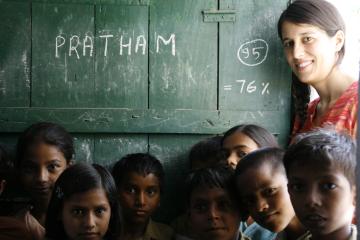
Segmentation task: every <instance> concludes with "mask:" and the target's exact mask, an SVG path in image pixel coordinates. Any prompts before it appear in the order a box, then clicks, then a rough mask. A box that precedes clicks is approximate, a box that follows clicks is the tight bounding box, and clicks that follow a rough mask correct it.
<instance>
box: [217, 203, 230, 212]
mask: <svg viewBox="0 0 360 240" xmlns="http://www.w3.org/2000/svg"><path fill="white" fill-rule="evenodd" d="M218 208H219V209H220V210H222V211H229V210H231V209H232V204H231V203H230V202H229V201H220V202H219V203H218Z"/></svg>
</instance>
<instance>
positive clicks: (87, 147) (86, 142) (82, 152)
mask: <svg viewBox="0 0 360 240" xmlns="http://www.w3.org/2000/svg"><path fill="white" fill-rule="evenodd" d="M67 130H68V129H67ZM72 136H73V137H74V147H75V157H74V162H86V163H92V162H94V137H93V135H92V134H73V133H72Z"/></svg>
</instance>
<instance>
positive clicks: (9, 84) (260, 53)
mask: <svg viewBox="0 0 360 240" xmlns="http://www.w3.org/2000/svg"><path fill="white" fill-rule="evenodd" d="M286 4H287V1H286V0H264V1H256V0H241V1H233V0H196V1H194V0H172V1H169V0H154V1H150V0H138V1H135V0H134V1H131V0H117V1H115V0H114V1H111V0H109V1H106V0H103V1H100V0H98V1H91V0H77V1H76V0H69V1H66V3H64V2H63V1H59V0H58V1H56V0H43V1H40V0H39V1H30V0H28V1H26V0H23V1H10V0H9V1H0V12H1V14H0V32H1V37H0V142H1V144H5V145H6V146H7V147H8V148H9V149H13V147H14V145H15V143H16V138H17V136H18V134H19V133H20V132H21V131H23V130H24V129H25V128H26V127H27V126H29V125H30V124H32V123H34V122H37V121H52V122H56V123H59V124H61V125H63V126H64V127H65V128H66V129H67V130H69V131H70V132H71V133H72V134H73V135H74V136H75V143H76V151H77V154H76V161H86V162H98V163H102V164H105V165H108V166H111V165H112V164H113V163H114V161H116V160H118V159H120V158H121V157H122V156H124V155H125V154H128V153H133V152H150V153H152V154H154V155H155V156H157V157H158V158H159V159H160V160H161V161H162V162H163V164H164V166H165V170H166V177H167V179H166V182H167V183H166V189H165V194H164V199H163V201H162V204H161V209H160V210H159V212H158V216H157V218H158V219H160V220H163V221H169V220H170V219H172V218H173V217H175V216H176V215H177V214H178V213H179V211H180V210H181V202H182V196H181V194H179V192H181V191H179V189H181V187H182V184H181V180H182V179H183V178H184V176H185V175H186V172H187V171H188V163H187V153H188V150H189V148H190V147H191V145H193V144H194V143H196V142H197V141H199V140H200V139H203V138H205V137H207V136H210V135H214V134H221V133H222V132H224V131H226V130H227V129H229V128H230V127H232V126H234V125H236V124H240V123H256V124H260V125H262V126H264V127H266V128H267V129H269V130H270V131H271V132H272V133H273V134H275V135H276V136H277V138H278V140H279V142H280V143H281V144H283V145H285V143H286V142H287V139H288V135H289V128H290V84H291V80H290V79H291V77H290V70H289V68H288V66H287V64H286V63H285V60H284V58H283V53H282V47H281V44H280V41H279V40H278V38H277V34H276V22H277V18H278V16H279V15H280V13H281V11H282V10H283V9H284V8H285V7H286Z"/></svg>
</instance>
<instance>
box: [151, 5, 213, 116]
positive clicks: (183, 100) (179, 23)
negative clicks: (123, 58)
mask: <svg viewBox="0 0 360 240" xmlns="http://www.w3.org/2000/svg"><path fill="white" fill-rule="evenodd" d="M216 7H217V1H216V0H196V1H193V0H181V1H168V0H156V1H153V2H152V5H151V7H150V45H149V47H150V49H149V51H150V92H149V94H150V97H149V102H150V108H156V109H161V108H167V109H174V108H175V109H214V110H215V109H216V108H217V24H209V23H204V22H203V20H202V14H201V11H202V10H206V9H212V8H216ZM165 43H167V44H165Z"/></svg>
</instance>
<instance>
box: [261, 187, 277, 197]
mask: <svg viewBox="0 0 360 240" xmlns="http://www.w3.org/2000/svg"><path fill="white" fill-rule="evenodd" d="M276 192H277V188H267V189H265V191H264V194H265V196H272V195H274V194H275V193H276Z"/></svg>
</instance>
